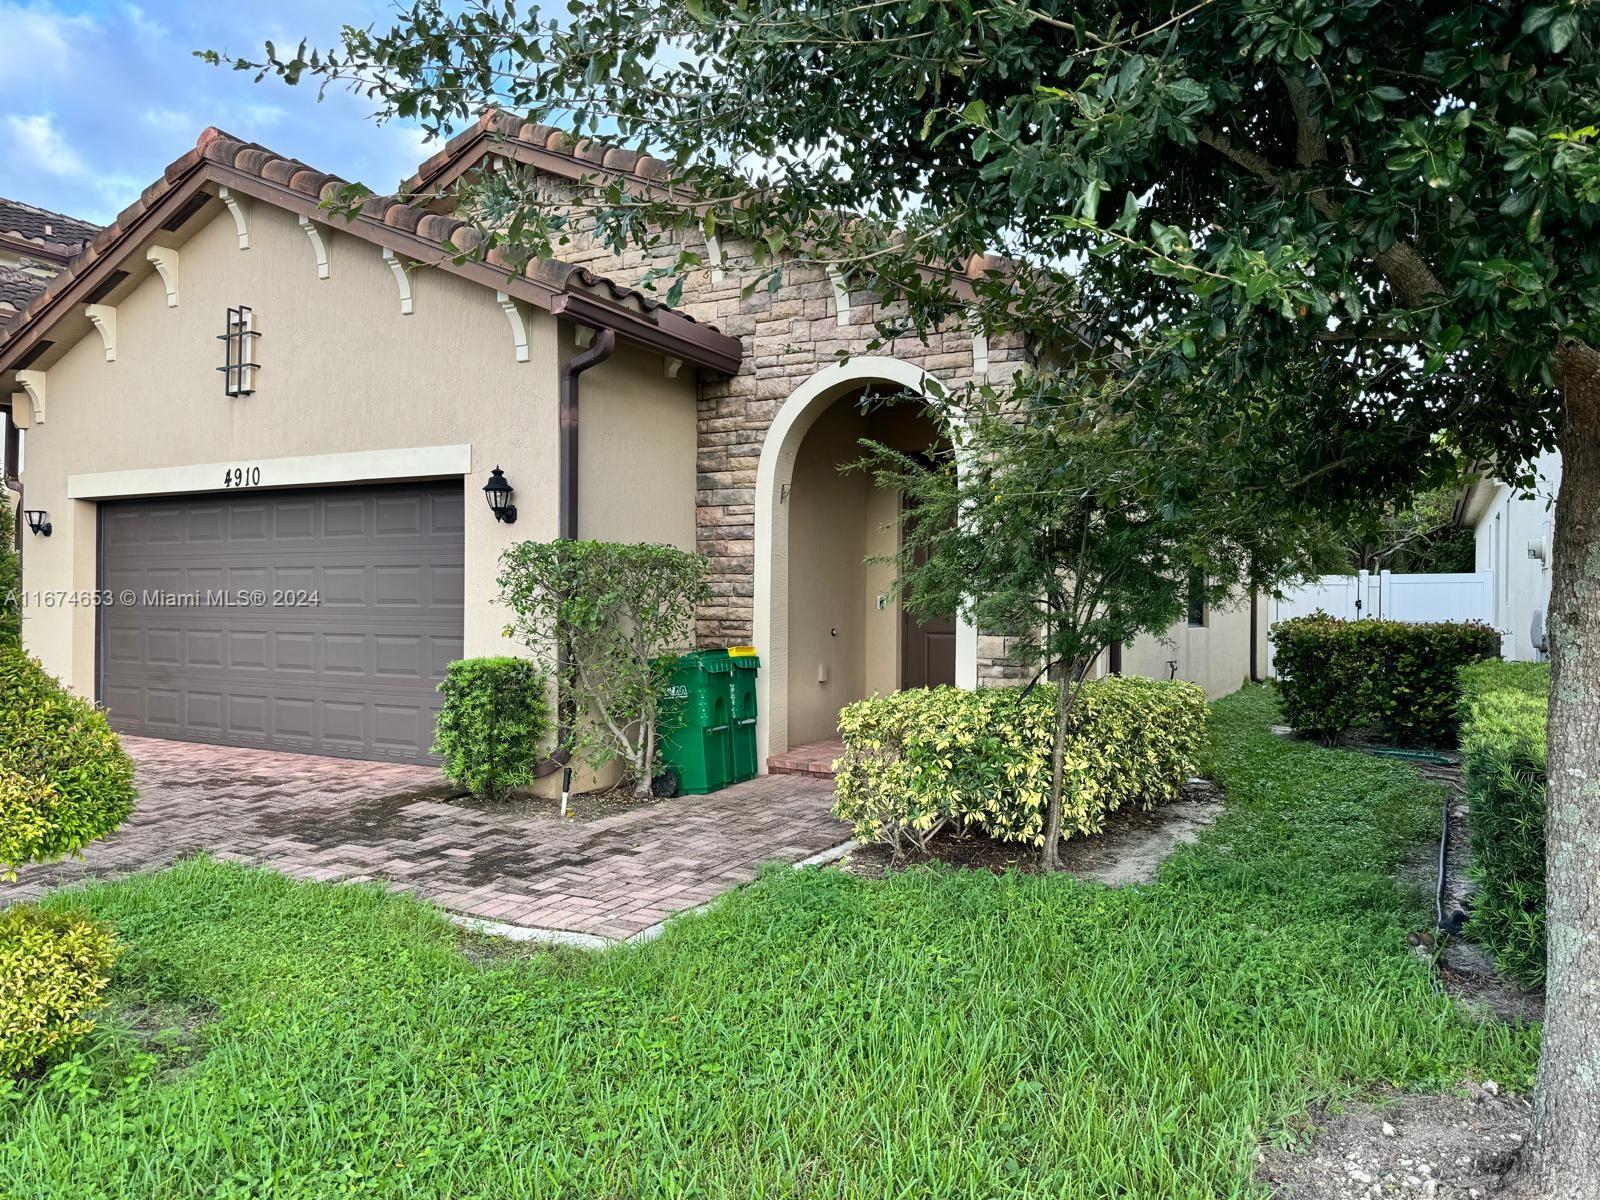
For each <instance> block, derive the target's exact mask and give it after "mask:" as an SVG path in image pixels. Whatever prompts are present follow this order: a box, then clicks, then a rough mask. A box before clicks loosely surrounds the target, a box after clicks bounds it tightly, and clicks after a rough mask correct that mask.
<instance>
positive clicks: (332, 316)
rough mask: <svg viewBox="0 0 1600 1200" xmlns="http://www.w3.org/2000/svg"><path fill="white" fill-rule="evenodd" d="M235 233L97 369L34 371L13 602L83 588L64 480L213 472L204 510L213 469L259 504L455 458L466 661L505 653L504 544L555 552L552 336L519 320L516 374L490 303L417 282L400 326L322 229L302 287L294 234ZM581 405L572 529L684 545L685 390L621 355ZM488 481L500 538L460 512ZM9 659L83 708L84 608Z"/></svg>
mask: <svg viewBox="0 0 1600 1200" xmlns="http://www.w3.org/2000/svg"><path fill="white" fill-rule="evenodd" d="M250 233H251V248H250V249H249V250H247V251H245V250H240V249H239V248H238V244H237V236H236V231H235V227H234V224H233V221H232V220H231V219H230V218H229V217H228V216H227V215H226V214H225V213H224V214H221V215H219V216H217V217H216V218H215V219H213V220H211V221H210V222H209V223H207V224H206V225H205V226H204V227H202V228H200V229H198V230H197V231H196V232H195V234H194V236H193V237H191V238H190V239H189V240H188V241H187V242H185V243H184V244H183V246H182V248H181V267H180V268H179V280H178V295H179V303H178V305H177V306H176V307H168V304H167V295H166V291H165V289H164V288H163V286H162V283H161V281H160V280H159V279H157V278H156V277H154V276H153V275H152V276H149V277H147V278H145V279H144V280H143V281H142V282H141V283H139V285H138V286H137V287H136V288H135V289H134V290H133V291H132V292H131V293H130V294H128V295H127V296H125V297H123V298H122V299H121V300H120V301H119V302H118V304H117V327H118V330H117V347H116V361H115V362H107V361H106V356H105V353H104V351H103V347H102V343H101V339H100V338H99V337H98V336H96V335H95V334H94V333H92V332H90V333H88V334H87V335H86V336H82V337H81V338H80V340H78V341H77V343H76V344H75V345H73V346H72V347H71V349H70V350H68V351H67V352H66V353H65V355H64V356H63V357H61V358H60V359H59V360H58V361H55V362H54V363H53V364H52V365H51V366H50V368H49V371H48V385H49V391H48V398H49V403H48V408H47V417H46V420H45V422H44V423H43V424H42V425H39V426H37V427H35V428H33V429H31V430H30V431H29V433H28V439H29V440H28V455H27V461H26V466H25V470H24V476H23V482H24V487H25V488H26V492H27V497H28V506H29V507H30V508H41V509H47V510H48V511H49V512H50V514H51V519H52V521H53V523H54V526H55V531H54V535H53V536H52V537H50V538H39V537H32V538H29V539H27V543H26V547H25V558H24V571H25V576H24V586H25V588H26V589H27V590H29V591H64V592H87V591H89V590H90V589H93V588H94V587H95V585H96V566H97V563H96V507H97V506H96V504H95V503H94V502H92V501H90V500H82V499H79V500H72V499H69V498H68V478H69V476H81V475H85V474H89V473H99V472H112V471H130V472H138V471H150V470H152V469H155V468H171V467H182V466H188V465H192V464H216V470H215V471H214V472H211V473H208V474H207V475H206V476H205V478H206V480H208V481H209V482H206V483H205V484H204V488H203V489H196V490H215V489H218V488H220V487H221V470H222V466H223V465H226V464H235V465H244V466H249V465H252V464H261V465H263V466H264V468H265V469H264V472H263V486H271V485H273V484H280V485H281V484H289V483H295V482H303V481H302V480H299V479H294V478H291V477H290V476H289V474H287V472H289V471H290V470H291V466H292V464H285V463H284V461H283V460H286V459H290V458H293V457H294V456H326V455H340V454H359V453H363V452H372V451H400V450H414V449H418V448H429V447H451V446H466V447H468V448H469V449H468V455H469V458H470V463H469V465H468V466H467V468H466V470H465V479H464V480H463V486H464V488H465V490H466V508H465V513H466V528H465V564H464V565H465V590H466V591H465V626H464V648H465V653H467V654H468V655H477V654H486V653H506V652H515V649H516V648H515V647H514V646H513V645H512V644H511V643H509V642H507V641H506V640H505V639H504V638H503V637H502V636H501V630H502V628H503V627H504V626H505V624H506V622H507V619H508V617H509V613H508V612H507V611H506V610H505V609H504V608H503V607H502V606H501V605H499V604H498V603H497V601H496V590H497V589H496V585H495V579H496V574H497V564H498V559H499V556H500V554H501V552H502V551H503V550H504V549H505V548H506V547H508V546H510V545H511V544H513V543H514V542H516V541H518V540H521V539H524V538H540V539H548V538H554V537H555V536H556V533H557V495H556V482H557V429H558V423H557V422H558V413H557V403H558V386H559V372H560V364H561V363H562V362H563V361H564V360H565V359H566V357H568V356H569V355H570V354H572V353H573V352H574V346H573V341H572V337H573V334H572V328H571V326H569V325H567V324H565V323H564V322H558V321H557V320H555V319H554V318H552V317H550V316H548V315H546V314H543V313H540V312H536V311H533V310H531V309H524V318H525V320H526V322H527V326H528V335H529V345H530V355H529V361H527V362H522V363H519V362H517V361H516V360H515V356H514V353H513V346H512V340H511V337H510V333H509V329H508V325H507V321H506V317H505V315H504V313H503V312H502V311H501V309H500V308H499V306H498V305H497V304H496V302H495V295H494V293H493V291H491V290H489V289H486V288H484V287H482V286H478V285H476V284H473V283H470V282H467V281H464V280H462V279H459V278H457V277H455V276H452V275H450V274H447V273H445V272H443V271H435V270H427V269H418V270H416V271H414V272H413V273H412V279H411V285H412V291H413V294H414V298H415V313H414V315H411V316H402V315H401V313H400V306H399V299H398V292H397V285H396V280H395V277H394V275H393V274H392V273H391V271H390V268H389V266H388V265H387V264H386V263H385V262H384V261H383V260H382V259H381V258H380V256H379V252H378V250H377V248H376V247H374V246H372V245H370V244H368V243H366V242H364V241H359V240H357V239H356V238H354V237H341V236H340V235H339V234H338V233H337V231H336V230H335V231H334V232H332V233H331V234H329V235H328V256H329V265H330V272H329V275H330V277H329V278H328V279H327V280H318V279H317V276H316V272H315V267H314V265H313V261H312V255H311V251H310V249H309V247H308V245H307V241H306V237H305V235H304V233H303V232H302V231H301V230H300V229H299V228H298V227H297V225H296V223H295V218H294V217H293V216H291V215H289V214H288V213H285V212H282V211H280V210H278V209H275V208H272V207H270V206H268V205H265V204H257V205H255V206H253V209H252V212H251V230H250ZM238 304H247V305H249V306H251V307H252V308H253V309H254V311H255V314H256V318H257V326H258V328H259V329H260V330H261V332H262V337H261V339H260V347H259V355H258V360H259V361H260V363H261V364H262V365H261V370H260V372H259V375H258V379H257V389H256V392H255V394H254V395H252V396H248V397H241V398H238V399H229V398H227V397H226V396H225V395H224V394H223V386H222V378H221V376H220V375H219V374H218V372H217V370H216V368H217V367H218V365H219V364H220V363H221V362H222V346H221V344H220V343H219V342H218V341H217V335H218V334H219V333H220V332H221V331H222V329H223V325H224V321H225V318H226V311H227V309H228V307H229V306H230V305H238ZM16 399H17V400H18V402H19V403H26V402H25V401H23V400H22V398H21V397H20V396H19V397H16ZM584 399H585V426H584V433H585V437H586V439H587V440H586V442H585V444H584V447H583V451H582V455H583V457H582V461H583V462H584V463H585V464H586V465H587V466H588V468H589V471H588V478H586V479H585V478H583V477H580V484H581V486H582V489H583V495H584V496H585V497H586V498H587V499H588V501H589V505H590V508H589V511H588V512H587V513H584V512H583V511H582V510H581V509H580V515H581V516H582V518H583V520H584V522H585V524H584V528H585V530H587V531H590V532H591V533H596V534H598V533H605V534H607V535H609V536H625V535H629V534H631V535H632V536H633V537H636V538H637V537H640V536H648V537H651V538H657V539H661V540H669V541H675V542H677V543H678V544H680V545H692V538H693V491H692V488H693V464H692V457H691V455H692V425H691V422H692V415H691V414H692V412H693V407H694V383H693V379H692V372H690V371H687V370H686V371H684V372H683V373H682V376H681V377H680V378H677V379H670V378H667V377H666V376H665V374H664V371H663V368H662V360H661V359H660V358H659V357H658V356H653V355H648V354H643V353H635V352H633V351H627V350H624V351H623V352H620V353H619V354H618V355H617V356H616V357H615V358H614V359H613V360H612V361H611V362H608V363H606V364H604V365H603V366H601V367H597V368H595V369H594V370H593V371H592V372H590V373H589V374H587V375H585V376H584ZM636 458H637V460H638V462H637V465H636V466H634V467H633V468H632V469H623V464H626V463H629V462H632V461H634V460H635V459H636ZM496 465H499V466H501V467H503V468H504V469H505V471H506V474H507V477H508V478H509V479H510V481H511V482H512V484H513V486H514V487H515V488H516V504H517V508H518V510H519V516H518V521H517V523H516V524H515V525H509V526H508V525H504V524H500V523H498V522H496V521H495V520H494V519H493V516H492V515H491V513H490V511H489V509H488V506H487V505H486V504H485V503H484V501H483V499H482V496H481V495H480V494H479V493H478V489H479V488H481V486H482V484H483V482H484V480H485V479H486V478H487V476H488V472H489V470H490V469H491V468H492V467H494V466H496ZM212 474H214V475H215V476H216V478H215V479H212V478H211V475H212ZM360 478H361V476H360V474H359V473H358V474H357V475H356V476H355V477H354V478H353V479H352V480H351V482H355V481H356V480H359V479H360ZM80 494H81V488H80ZM630 519H631V520H632V521H633V522H634V523H630ZM638 530H642V531H643V533H642V534H641V533H638V532H635V531H638ZM24 640H25V643H26V644H27V645H28V647H29V649H30V650H31V651H32V652H33V653H35V654H37V655H39V656H40V657H41V658H42V659H43V661H44V663H45V666H46V667H47V668H48V669H49V670H51V671H52V672H54V673H56V674H59V675H60V676H61V677H62V678H63V679H65V680H67V681H68V682H69V683H70V684H71V685H72V686H73V687H75V688H77V689H78V690H80V691H82V692H84V693H85V694H92V693H93V688H94V664H95V615H94V612H93V609H92V608H90V607H55V608H41V607H38V606H30V607H29V608H28V610H27V612H26V616H25V622H24Z"/></svg>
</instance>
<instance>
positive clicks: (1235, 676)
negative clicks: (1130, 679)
mask: <svg viewBox="0 0 1600 1200" xmlns="http://www.w3.org/2000/svg"><path fill="white" fill-rule="evenodd" d="M1256 624H1257V636H1258V639H1259V655H1260V661H1259V664H1258V666H1259V669H1260V670H1262V671H1265V670H1266V662H1267V658H1266V645H1267V640H1266V605H1265V604H1262V605H1260V606H1259V610H1258V613H1257V621H1256ZM1174 660H1176V662H1177V664H1178V674H1177V678H1179V679H1187V680H1189V681H1190V682H1191V683H1198V684H1200V685H1201V686H1202V687H1203V688H1205V689H1206V695H1208V696H1211V697H1213V698H1215V697H1217V696H1226V695H1227V694H1228V693H1229V692H1235V691H1238V690H1239V688H1240V687H1241V686H1243V685H1244V684H1245V683H1247V682H1248V681H1249V678H1250V598H1249V596H1248V595H1241V596H1240V597H1239V598H1238V599H1237V600H1236V601H1235V602H1233V603H1230V604H1228V605H1226V606H1219V607H1214V608H1212V609H1210V610H1209V611H1208V612H1207V614H1206V623H1205V625H1203V626H1190V625H1189V624H1188V623H1187V622H1179V623H1178V624H1176V625H1174V626H1173V627H1172V628H1171V629H1169V630H1167V632H1166V633H1165V634H1164V635H1163V636H1162V637H1160V638H1156V637H1152V636H1149V635H1146V636H1144V637H1141V638H1139V639H1137V640H1136V641H1134V642H1132V643H1131V644H1129V645H1127V646H1125V647H1123V651H1122V672H1123V674H1124V675H1144V676H1148V677H1149V678H1151V679H1166V678H1168V677H1169V674H1170V672H1171V668H1170V667H1169V666H1168V665H1167V664H1168V663H1169V662H1171V661H1174ZM1102 661H1103V660H1102Z"/></svg>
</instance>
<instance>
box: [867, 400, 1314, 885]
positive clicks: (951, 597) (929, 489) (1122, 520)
mask: <svg viewBox="0 0 1600 1200" xmlns="http://www.w3.org/2000/svg"><path fill="white" fill-rule="evenodd" d="M1103 386H1104V385H1103V383H1101V382H1100V381H1099V379H1098V377H1097V375H1096V374H1091V373H1089V372H1083V371H1069V372H1065V373H1057V372H1038V373H1033V374H1029V375H1024V376H1021V377H1019V379H1018V380H1017V382H1016V386H1015V389H1014V390H1013V391H1012V392H1010V393H1009V394H1008V395H1007V396H1006V397H1004V398H1002V397H998V396H995V395H993V394H989V393H983V394H979V395H977V396H974V397H971V398H969V401H968V403H966V404H964V405H963V406H962V416H961V419H960V420H959V421H957V420H954V419H951V418H950V417H948V416H947V417H946V418H945V420H944V424H945V433H946V435H947V436H948V438H949V439H950V442H951V444H952V445H953V446H954V447H955V450H954V451H953V452H951V453H950V454H947V455H946V456H945V457H944V458H943V459H939V460H934V461H932V462H928V461H926V460H923V459H919V458H913V457H910V456H907V455H904V454H901V453H898V452H896V451H894V450H890V449H888V448H886V447H882V446H875V445H873V446H870V448H869V458H868V460H867V462H868V464H870V466H871V468H872V470H873V471H874V474H875V477H876V479H877V482H878V485H879V486H880V487H885V488H894V489H898V490H900V491H901V492H903V493H904V495H905V496H906V497H907V499H908V500H909V501H910V503H911V504H912V505H914V506H915V509H916V520H915V521H912V522H909V523H908V525H907V529H906V532H905V535H904V537H903V538H902V542H901V546H900V549H899V551H898V553H897V555H896V556H895V558H894V561H895V564H896V566H897V568H898V571H899V574H900V585H901V586H902V587H904V588H905V589H906V590H907V601H906V602H907V605H908V607H909V608H910V609H911V611H912V612H913V613H916V614H918V615H923V614H934V613H948V612H952V611H956V612H959V613H961V614H962V615H963V616H965V617H968V618H969V619H970V620H971V621H972V622H973V623H974V624H976V625H977V626H978V628H980V629H983V630H987V631H991V632H994V633H1003V634H1006V635H1008V636H1009V637H1010V638H1011V641H1010V645H1009V650H1008V655H1009V657H1011V658H1012V659H1013V661H1016V662H1019V663H1023V664H1027V665H1029V666H1033V667H1036V668H1038V669H1039V670H1040V672H1041V673H1043V672H1045V671H1051V672H1053V673H1055V674H1056V675H1057V676H1058V677H1059V679H1060V683H1061V686H1060V687H1059V688H1058V689H1057V702H1056V712H1055V737H1054V747H1053V754H1052V763H1051V782H1050V799H1049V806H1048V811H1047V814H1046V820H1045V831H1044V846H1043V850H1042V853H1041V866H1042V867H1043V868H1044V869H1045V870H1053V869H1055V867H1056V865H1057V858H1058V851H1059V847H1060V842H1061V824H1062V817H1061V814H1062V785H1063V780H1064V777H1065V773H1066V761H1067V757H1068V755H1069V753H1070V750H1071V747H1070V744H1069V743H1070V737H1071V731H1072V729H1073V728H1074V724H1075V723H1074V721H1073V707H1074V705H1075V704H1076V703H1077V700H1078V695H1079V691H1080V689H1081V687H1082V685H1083V682H1084V680H1085V679H1086V678H1087V677H1088V675H1089V672H1090V670H1091V668H1092V667H1093V666H1094V663H1095V660H1096V659H1098V658H1099V657H1100V655H1101V653H1102V652H1103V651H1104V650H1106V648H1107V647H1109V646H1110V645H1112V644H1113V643H1115V642H1124V641H1129V640H1131V639H1133V638H1134V637H1136V636H1138V635H1139V634H1141V633H1156V634H1159V633H1161V632H1163V631H1165V630H1166V629H1167V628H1168V627H1170V626H1171V625H1172V624H1174V623H1175V622H1176V621H1177V620H1178V619H1179V617H1180V616H1181V615H1182V614H1183V612H1184V611H1185V609H1186V608H1187V606H1188V604H1189V602H1190V600H1191V599H1192V598H1194V596H1195V592H1196V590H1198V591H1199V592H1200V593H1202V597H1203V598H1204V599H1205V600H1207V601H1208V602H1221V601H1224V600H1226V599H1227V598H1229V597H1230V596H1232V595H1234V594H1235V593H1236V590H1237V589H1238V587H1239V586H1240V585H1241V584H1261V583H1266V582H1270V581H1271V579H1273V578H1281V577H1282V576H1283V575H1284V574H1286V573H1294V572H1295V571H1296V570H1297V569H1298V568H1299V567H1302V566H1305V565H1308V564H1307V563H1306V562H1305V560H1304V559H1303V558H1301V557H1300V556H1299V553H1298V552H1297V549H1296V547H1297V546H1299V545H1303V544H1306V543H1307V541H1308V540H1309V539H1308V538H1307V536H1306V531H1305V530H1304V529H1298V530H1289V529H1286V528H1284V526H1283V524H1282V521H1281V520H1270V519H1268V513H1267V512H1266V511H1265V510H1264V509H1262V510H1257V509H1255V507H1254V506H1253V505H1252V504H1251V503H1250V501H1249V500H1248V498H1241V497H1239V496H1238V495H1236V494H1234V492H1233V487H1232V485H1233V483H1234V482H1236V481H1235V480H1233V479H1232V477H1230V476H1226V475H1223V474H1221V473H1220V472H1219V470H1218V469H1217V468H1218V467H1219V465H1220V461H1221V460H1220V457H1219V456H1215V455H1211V454H1210V453H1209V451H1208V445H1209V439H1208V438H1206V437H1204V436H1201V437H1199V438H1180V437H1178V436H1176V435H1175V434H1172V433H1171V432H1170V431H1168V432H1166V433H1162V432H1161V431H1158V430H1156V429H1154V428H1151V427H1148V426H1141V425H1137V424H1135V423H1134V422H1131V421H1128V420H1115V419H1111V418H1109V417H1108V416H1107V414H1106V409H1105V407H1104V405H1103V404H1102V399H1103V397H1102V395H1101V390H1102V388H1103ZM1152 438H1163V439H1164V440H1160V441H1152ZM1175 481H1182V482H1175ZM1180 488H1181V489H1182V490H1179V489H1180ZM1252 564H1260V565H1261V569H1260V570H1257V569H1254V568H1253V566H1252Z"/></svg>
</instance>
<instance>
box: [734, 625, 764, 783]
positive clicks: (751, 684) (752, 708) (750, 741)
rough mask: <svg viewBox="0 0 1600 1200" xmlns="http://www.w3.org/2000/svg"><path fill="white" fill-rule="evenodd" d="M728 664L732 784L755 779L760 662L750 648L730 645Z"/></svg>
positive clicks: (753, 649)
mask: <svg viewBox="0 0 1600 1200" xmlns="http://www.w3.org/2000/svg"><path fill="white" fill-rule="evenodd" d="M728 661H729V662H730V663H731V664H732V665H733V670H732V671H730V672H728V712H729V714H730V720H731V721H732V723H733V781H734V782H735V783H743V782H744V781H745V780H746V779H754V778H755V777H756V674H757V672H759V671H760V670H761V660H760V659H759V658H757V657H756V652H755V648H754V647H752V646H731V647H729V649H728Z"/></svg>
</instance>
